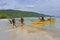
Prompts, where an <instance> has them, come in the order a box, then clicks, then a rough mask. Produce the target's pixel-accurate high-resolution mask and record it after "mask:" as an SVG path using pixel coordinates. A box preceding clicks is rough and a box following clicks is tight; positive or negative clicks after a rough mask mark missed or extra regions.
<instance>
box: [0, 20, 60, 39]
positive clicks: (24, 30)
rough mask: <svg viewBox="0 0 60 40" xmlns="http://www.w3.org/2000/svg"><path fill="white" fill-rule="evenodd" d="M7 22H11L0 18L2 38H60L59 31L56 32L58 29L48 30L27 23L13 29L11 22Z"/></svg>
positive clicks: (0, 36)
mask: <svg viewBox="0 0 60 40" xmlns="http://www.w3.org/2000/svg"><path fill="white" fill-rule="evenodd" d="M6 23H8V24H9V21H8V20H7V19H3V20H0V25H1V24H3V25H1V26H0V40H60V35H58V34H59V33H56V32H58V31H47V30H45V29H40V28H35V27H34V28H33V27H29V26H26V25H24V26H23V27H21V26H19V27H17V28H14V29H13V28H12V25H11V24H9V25H8V24H6ZM4 24H5V25H4ZM7 25H8V26H9V27H8V26H7ZM3 26H6V27H3Z"/></svg>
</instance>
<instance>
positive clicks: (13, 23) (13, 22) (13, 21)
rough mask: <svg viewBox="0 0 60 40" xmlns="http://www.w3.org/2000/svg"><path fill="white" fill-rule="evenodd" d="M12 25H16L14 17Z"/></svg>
mask: <svg viewBox="0 0 60 40" xmlns="http://www.w3.org/2000/svg"><path fill="white" fill-rule="evenodd" d="M12 25H13V28H14V26H15V27H16V25H15V19H14V18H13V19H12Z"/></svg>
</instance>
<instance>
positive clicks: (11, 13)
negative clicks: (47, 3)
mask: <svg viewBox="0 0 60 40" xmlns="http://www.w3.org/2000/svg"><path fill="white" fill-rule="evenodd" d="M21 16H22V17H40V16H49V15H44V14H39V13H36V12H28V11H19V10H10V9H9V10H0V18H12V17H15V18H18V17H21Z"/></svg>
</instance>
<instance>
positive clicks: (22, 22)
mask: <svg viewBox="0 0 60 40" xmlns="http://www.w3.org/2000/svg"><path fill="white" fill-rule="evenodd" d="M20 22H21V26H23V25H24V19H23V18H22V17H21V21H20Z"/></svg>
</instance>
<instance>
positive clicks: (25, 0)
mask: <svg viewBox="0 0 60 40" xmlns="http://www.w3.org/2000/svg"><path fill="white" fill-rule="evenodd" d="M2 9H14V10H22V11H33V12H38V13H43V14H47V15H55V16H60V0H0V10H2Z"/></svg>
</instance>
